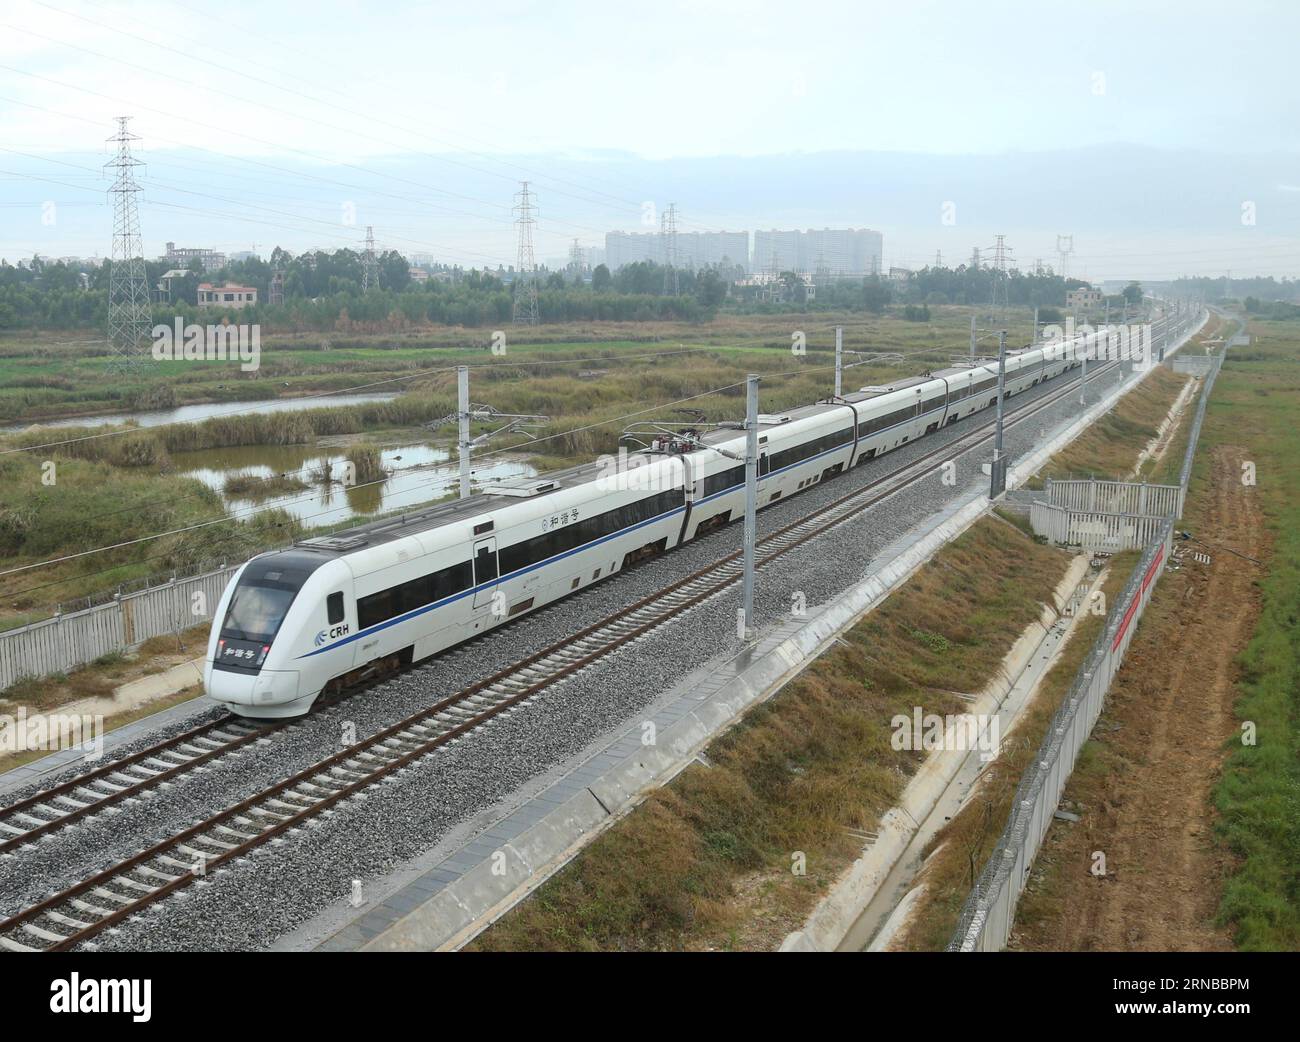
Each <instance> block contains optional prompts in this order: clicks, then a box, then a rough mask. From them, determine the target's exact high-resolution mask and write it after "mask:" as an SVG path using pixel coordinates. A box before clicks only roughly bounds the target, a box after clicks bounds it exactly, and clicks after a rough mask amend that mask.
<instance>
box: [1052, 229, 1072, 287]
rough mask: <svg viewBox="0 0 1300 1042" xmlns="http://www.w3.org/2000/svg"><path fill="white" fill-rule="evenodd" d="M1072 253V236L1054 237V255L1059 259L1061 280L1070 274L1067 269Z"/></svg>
mask: <svg viewBox="0 0 1300 1042" xmlns="http://www.w3.org/2000/svg"><path fill="white" fill-rule="evenodd" d="M1073 252H1074V236H1073V235H1058V236H1057V237H1056V254H1057V256H1058V257H1060V258H1061V270H1060V276H1061V278H1065V277H1066V276H1067V275H1069V274H1070V268H1069V263H1070V254H1072V253H1073Z"/></svg>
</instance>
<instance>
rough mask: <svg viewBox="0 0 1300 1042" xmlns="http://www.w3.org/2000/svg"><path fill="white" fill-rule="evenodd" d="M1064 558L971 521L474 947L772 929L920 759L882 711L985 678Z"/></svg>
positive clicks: (663, 945) (651, 940)
mask: <svg viewBox="0 0 1300 1042" xmlns="http://www.w3.org/2000/svg"><path fill="white" fill-rule="evenodd" d="M1065 566H1066V562H1065V558H1064V556H1063V555H1062V554H1060V553H1059V552H1058V551H1055V550H1052V549H1049V548H1047V547H1044V546H1040V545H1038V544H1036V543H1034V542H1032V541H1031V540H1029V539H1028V538H1026V537H1025V536H1023V535H1022V534H1021V533H1020V532H1018V531H1016V530H1015V529H1014V528H1012V527H1010V526H1007V525H1005V524H1002V523H1001V522H1000V521H992V520H986V521H983V522H981V523H979V524H978V525H976V526H975V527H974V528H973V529H971V530H970V531H969V532H967V533H966V534H965V535H963V536H962V537H961V538H960V539H958V540H956V541H955V542H953V543H952V544H951V545H949V546H948V547H946V548H945V549H944V550H942V551H941V552H940V553H939V554H938V555H937V556H936V557H935V559H934V560H933V561H932V562H931V563H930V564H929V565H927V566H926V567H925V568H924V569H922V570H921V571H920V572H918V573H917V574H916V575H915V576H914V577H913V578H912V579H911V580H910V581H909V582H908V584H907V585H906V586H905V587H904V588H903V589H902V590H900V591H899V592H898V593H896V594H894V595H893V596H892V597H890V598H889V599H888V600H887V601H886V602H885V604H884V605H882V606H881V607H880V608H879V609H878V610H877V611H875V612H873V613H872V614H871V615H869V616H868V617H867V618H866V619H865V620H863V622H861V623H860V624H859V625H857V626H855V627H854V628H853V629H851V630H849V631H848V632H847V633H845V634H844V635H843V643H841V644H837V645H836V646H835V647H834V648H833V650H831V651H829V652H827V653H826V654H825V655H823V656H822V657H821V658H819V659H818V660H817V661H816V662H815V663H813V664H812V665H811V666H810V667H809V668H808V669H807V670H806V671H805V672H804V673H803V674H802V675H801V676H800V677H799V678H798V679H797V680H795V681H794V682H792V683H791V684H790V685H788V686H787V687H786V688H785V689H784V690H783V691H781V692H780V693H779V694H777V695H776V696H775V697H773V698H772V699H771V700H770V701H768V702H766V703H764V704H763V705H761V706H759V707H756V708H755V709H753V710H751V711H750V712H749V713H748V714H747V715H746V717H745V718H744V720H743V721H742V722H741V723H740V724H739V725H737V726H736V727H735V728H734V729H732V730H731V731H729V732H727V733H726V734H724V735H722V736H720V737H718V738H717V739H715V740H714V741H713V743H712V744H711V745H710V746H709V748H708V750H707V753H706V756H707V758H708V760H709V761H710V763H711V764H712V766H710V767H705V766H702V765H700V764H693V765H692V766H690V767H689V768H687V769H686V770H685V771H684V772H683V773H682V774H680V775H678V777H677V778H676V779H674V781H673V782H672V783H670V784H669V785H667V786H664V787H663V788H660V789H656V790H654V791H652V792H651V793H650V794H649V795H648V796H647V798H646V800H645V801H644V802H643V803H642V804H641V805H640V806H638V807H637V808H636V809H635V810H633V811H632V812H631V813H630V814H628V815H627V816H626V817H625V818H623V819H622V820H621V821H619V822H617V823H616V824H614V825H613V826H612V827H611V828H610V829H608V830H607V831H605V832H604V833H602V834H601V835H600V836H598V837H597V838H596V839H595V840H594V841H593V842H592V844H591V845H590V846H589V847H588V848H587V849H586V850H584V851H583V852H582V853H581V854H579V856H578V857H577V858H576V859H575V860H574V861H573V862H571V863H570V864H569V865H568V866H567V867H566V868H565V869H563V870H562V871H561V872H559V873H557V874H556V875H555V876H554V877H552V878H551V879H550V880H549V881H547V882H546V883H545V884H543V885H542V886H541V887H540V888H538V890H537V891H536V892H535V893H534V895H533V896H532V897H531V898H530V899H529V900H527V901H525V902H523V903H522V904H520V905H519V906H517V907H516V908H515V909H513V910H512V911H511V912H510V913H509V914H507V915H506V916H505V917H504V918H503V919H502V920H501V921H499V922H498V923H497V924H496V925H495V926H493V927H492V928H491V929H490V930H489V931H487V932H486V933H484V934H483V935H482V936H481V937H479V938H478V939H477V940H476V941H475V942H474V943H473V944H472V945H471V947H472V948H473V949H476V950H565V949H584V950H631V949H636V950H660V949H692V950H698V949H753V948H770V947H772V946H773V945H774V944H775V943H777V942H779V940H780V939H781V937H782V936H783V935H784V934H785V933H786V932H788V931H789V930H791V929H794V928H796V927H797V926H798V925H799V924H800V923H801V922H802V920H803V918H804V917H805V916H806V915H807V913H808V911H809V910H810V909H811V907H812V905H813V904H814V903H815V902H816V901H817V899H818V898H819V897H820V896H821V894H822V893H823V892H825V890H826V889H827V888H828V887H829V886H830V885H831V884H832V883H833V882H834V880H835V879H836V878H837V877H838V875H839V874H840V872H841V871H842V870H843V869H844V868H845V867H846V866H847V865H848V864H849V863H850V862H851V861H852V860H853V858H855V857H856V856H857V854H858V853H859V852H860V849H861V841H860V840H859V839H857V838H854V837H853V836H852V835H851V834H849V833H848V832H847V831H846V830H848V829H859V830H870V829H873V828H875V827H876V825H877V823H878V821H879V819H880V816H881V814H882V813H883V812H884V811H885V810H887V809H888V808H889V807H891V806H893V805H894V804H895V802H896V801H897V799H898V795H899V793H900V792H901V790H902V788H903V786H904V785H905V784H906V782H907V779H908V778H909V777H910V775H911V774H912V773H913V771H915V769H916V767H917V766H918V764H919V763H920V762H921V759H922V756H923V754H921V753H911V752H898V751H895V750H893V749H892V748H891V745H890V735H891V731H890V720H891V718H892V717H893V716H894V715H896V714H898V713H910V712H911V711H912V707H914V706H917V705H921V706H923V707H924V709H925V711H926V712H936V713H947V712H955V711H957V710H958V707H959V706H961V705H964V702H962V701H961V700H960V699H958V698H957V697H956V695H955V694H954V692H960V691H976V690H979V689H980V688H982V687H983V686H984V684H985V683H986V682H987V681H988V680H989V678H990V677H991V676H992V675H993V672H994V670H995V669H996V668H997V666H998V664H999V663H1000V662H1001V660H1002V658H1003V657H1004V655H1005V654H1006V652H1007V651H1008V650H1009V648H1010V646H1011V644H1012V643H1013V642H1014V641H1015V639H1016V638H1017V637H1018V636H1019V635H1020V633H1021V631H1022V630H1023V628H1024V627H1025V626H1026V625H1027V624H1028V623H1029V622H1030V621H1032V620H1033V619H1035V618H1037V617H1038V614H1039V612H1040V611H1041V602H1043V601H1046V600H1048V599H1050V596H1051V592H1052V590H1053V589H1054V587H1055V585H1056V583H1057V582H1058V581H1059V580H1060V577H1061V575H1062V574H1063V572H1064V569H1065ZM797 852H802V853H803V855H804V856H805V857H806V864H807V874H806V875H802V876H800V875H795V874H794V873H793V872H792V871H791V867H792V859H793V858H794V857H795V855H796V853H797Z"/></svg>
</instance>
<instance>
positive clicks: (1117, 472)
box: [1035, 366, 1187, 484]
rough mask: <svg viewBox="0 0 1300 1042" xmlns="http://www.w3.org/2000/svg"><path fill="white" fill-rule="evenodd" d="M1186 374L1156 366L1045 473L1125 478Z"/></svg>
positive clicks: (1045, 475) (1041, 473) (1041, 474)
mask: <svg viewBox="0 0 1300 1042" xmlns="http://www.w3.org/2000/svg"><path fill="white" fill-rule="evenodd" d="M1186 382H1187V377H1185V376H1182V375H1180V374H1178V373H1175V372H1174V371H1173V370H1172V369H1168V368H1166V367H1164V366H1161V367H1159V368H1157V369H1156V370H1155V371H1153V372H1152V373H1151V375H1149V376H1148V377H1147V378H1146V379H1145V380H1143V381H1142V383H1141V384H1139V385H1138V386H1137V387H1136V388H1134V389H1133V390H1132V391H1130V392H1129V393H1128V394H1126V395H1125V396H1124V397H1123V398H1121V399H1120V400H1119V402H1118V403H1117V404H1116V406H1115V408H1113V409H1111V410H1110V412H1108V413H1106V415H1105V416H1103V417H1102V418H1101V419H1100V420H1098V421H1097V422H1096V423H1094V424H1093V425H1092V426H1091V427H1089V428H1088V429H1087V430H1086V431H1085V432H1084V433H1083V434H1082V435H1080V436H1079V437H1078V438H1076V439H1075V440H1074V441H1072V442H1071V443H1070V445H1069V446H1068V447H1067V448H1065V449H1063V450H1062V451H1061V452H1058V453H1057V454H1056V455H1055V456H1053V457H1052V459H1051V460H1050V461H1049V462H1048V464H1047V465H1046V466H1045V467H1043V469H1042V470H1041V471H1039V472H1038V475H1037V476H1036V479H1035V483H1036V484H1037V483H1038V482H1041V481H1042V480H1043V479H1046V478H1067V477H1075V478H1081V477H1098V478H1109V479H1114V480H1117V481H1123V480H1125V479H1126V478H1127V476H1128V475H1129V473H1130V472H1131V471H1132V470H1133V463H1134V461H1135V460H1136V459H1137V456H1138V453H1140V452H1141V451H1142V450H1143V449H1144V448H1145V447H1146V445H1147V443H1148V442H1149V441H1151V439H1152V438H1154V437H1155V436H1156V434H1157V432H1158V430H1159V427H1160V423H1161V421H1163V420H1164V418H1165V416H1166V414H1167V413H1168V412H1169V409H1170V407H1171V406H1172V405H1173V404H1174V401H1175V400H1176V399H1177V398H1178V395H1179V394H1180V393H1181V392H1182V389H1183V385H1184V384H1185V383H1186Z"/></svg>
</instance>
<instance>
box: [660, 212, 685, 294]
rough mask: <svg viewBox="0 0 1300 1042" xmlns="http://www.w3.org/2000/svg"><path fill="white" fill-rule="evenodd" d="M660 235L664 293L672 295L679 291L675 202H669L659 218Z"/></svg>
mask: <svg viewBox="0 0 1300 1042" xmlns="http://www.w3.org/2000/svg"><path fill="white" fill-rule="evenodd" d="M660 236H661V239H662V241H663V247H664V295H665V296H667V295H669V294H672V295H673V296H674V297H676V296H678V295H679V294H680V293H681V283H680V280H679V279H678V277H677V265H678V257H677V204H676V203H669V204H668V209H667V210H665V211H664V213H663V217H662V218H661V219H660Z"/></svg>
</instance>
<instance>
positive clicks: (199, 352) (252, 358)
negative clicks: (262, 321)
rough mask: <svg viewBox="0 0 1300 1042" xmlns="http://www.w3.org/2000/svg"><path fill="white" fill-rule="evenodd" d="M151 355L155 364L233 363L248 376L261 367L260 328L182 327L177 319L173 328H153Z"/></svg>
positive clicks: (196, 324) (197, 325) (183, 324)
mask: <svg viewBox="0 0 1300 1042" xmlns="http://www.w3.org/2000/svg"><path fill="white" fill-rule="evenodd" d="M152 336H153V349H152V354H153V358H154V361H156V362H233V361H236V360H238V361H239V363H240V365H239V369H240V372H244V373H251V372H254V371H255V370H257V369H258V368H260V366H261V364H262V327H261V325H259V324H258V323H256V322H254V323H253V324H252V325H231V324H230V323H229V322H226V321H224V320H223V321H222V323H221V324H220V325H216V326H201V325H199V324H198V323H197V322H191V323H190V324H189V325H186V324H185V320H184V319H182V318H180V317H179V316H178V317H177V318H176V320H175V322H173V323H172V325H170V326H167V325H157V326H154V327H153V330H152Z"/></svg>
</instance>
